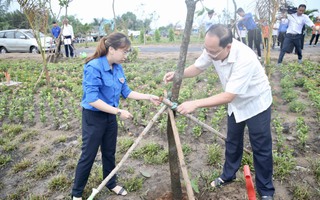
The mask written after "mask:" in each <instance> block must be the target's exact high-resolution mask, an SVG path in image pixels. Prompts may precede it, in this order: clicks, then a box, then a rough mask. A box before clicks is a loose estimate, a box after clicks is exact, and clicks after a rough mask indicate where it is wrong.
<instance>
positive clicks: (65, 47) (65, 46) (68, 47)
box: [64, 36, 74, 57]
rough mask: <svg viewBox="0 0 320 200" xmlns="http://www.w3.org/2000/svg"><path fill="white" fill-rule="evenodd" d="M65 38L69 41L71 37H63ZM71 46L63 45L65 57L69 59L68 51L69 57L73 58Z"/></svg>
mask: <svg viewBox="0 0 320 200" xmlns="http://www.w3.org/2000/svg"><path fill="white" fill-rule="evenodd" d="M65 38H66V39H71V36H65ZM73 48H74V47H73V45H72V43H71V44H67V45H66V44H65V45H64V49H65V51H66V57H69V51H70V57H73V56H74V54H73Z"/></svg>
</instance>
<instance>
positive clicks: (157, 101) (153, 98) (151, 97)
mask: <svg viewBox="0 0 320 200" xmlns="http://www.w3.org/2000/svg"><path fill="white" fill-rule="evenodd" d="M149 100H150V101H151V102H152V103H153V104H154V105H156V106H158V105H160V104H161V101H160V98H159V97H158V96H155V95H152V94H150V95H149Z"/></svg>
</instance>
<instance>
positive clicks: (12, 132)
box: [1, 124, 23, 139]
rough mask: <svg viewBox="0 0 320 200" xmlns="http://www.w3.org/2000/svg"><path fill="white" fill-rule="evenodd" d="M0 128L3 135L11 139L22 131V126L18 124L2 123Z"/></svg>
mask: <svg viewBox="0 0 320 200" xmlns="http://www.w3.org/2000/svg"><path fill="white" fill-rule="evenodd" d="M1 129H2V132H3V136H4V137H8V138H10V139H13V138H14V137H15V136H17V135H18V134H19V133H21V132H22V130H23V126H22V125H20V124H3V125H2V128H1Z"/></svg>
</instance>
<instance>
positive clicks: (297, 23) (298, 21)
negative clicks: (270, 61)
mask: <svg viewBox="0 0 320 200" xmlns="http://www.w3.org/2000/svg"><path fill="white" fill-rule="evenodd" d="M306 8H307V7H306V5H304V4H300V5H299V7H298V9H297V12H296V13H294V14H288V15H287V17H288V20H289V25H288V29H287V32H286V36H285V38H284V41H283V46H282V48H281V52H280V54H279V58H278V65H280V64H281V63H282V60H283V57H284V55H285V53H286V52H291V51H292V50H291V48H292V46H294V47H295V48H296V52H297V54H298V62H299V63H302V51H301V47H302V45H301V40H302V37H303V33H302V28H303V26H304V25H305V24H306V25H308V26H309V27H311V28H313V29H315V26H314V23H313V22H312V21H311V20H310V18H309V17H308V16H307V15H305V14H303V13H304V11H305V10H306Z"/></svg>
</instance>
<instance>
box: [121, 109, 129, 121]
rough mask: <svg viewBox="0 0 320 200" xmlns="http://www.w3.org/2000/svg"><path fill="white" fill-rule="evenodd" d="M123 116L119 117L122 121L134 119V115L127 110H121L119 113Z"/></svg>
mask: <svg viewBox="0 0 320 200" xmlns="http://www.w3.org/2000/svg"><path fill="white" fill-rule="evenodd" d="M118 112H120V113H121V114H120V115H119V117H120V119H122V120H125V119H130V118H133V115H132V114H131V113H130V112H128V111H127V110H120V109H119V111H118Z"/></svg>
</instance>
